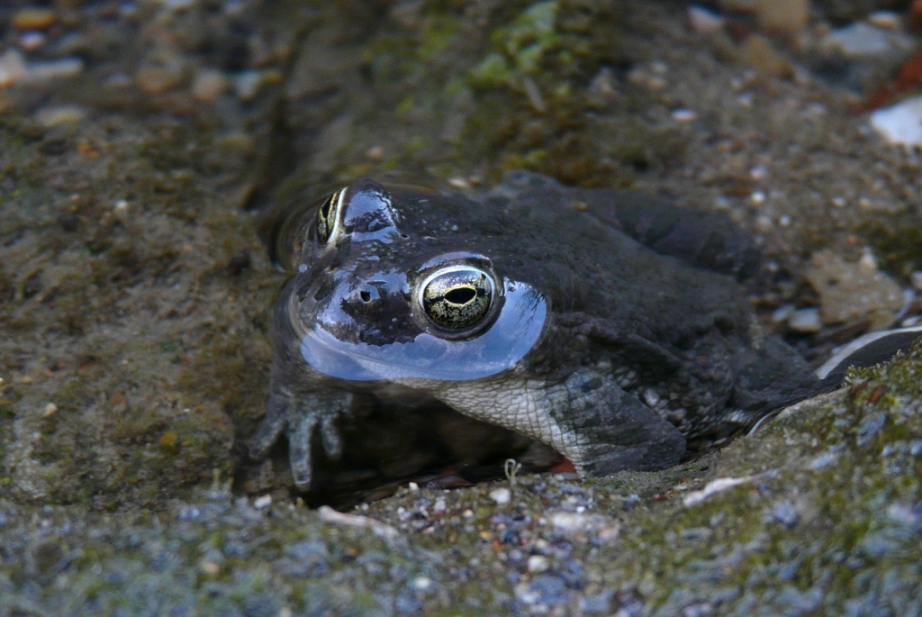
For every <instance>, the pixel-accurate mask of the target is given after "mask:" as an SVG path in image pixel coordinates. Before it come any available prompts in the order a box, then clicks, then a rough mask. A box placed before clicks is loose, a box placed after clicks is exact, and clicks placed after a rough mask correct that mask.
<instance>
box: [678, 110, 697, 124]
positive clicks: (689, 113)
mask: <svg viewBox="0 0 922 617" xmlns="http://www.w3.org/2000/svg"><path fill="white" fill-rule="evenodd" d="M672 119H673V120H675V121H676V122H683V123H685V122H694V121H695V120H697V119H698V114H697V112H695V111H694V110H693V109H676V110H674V111H673V112H672Z"/></svg>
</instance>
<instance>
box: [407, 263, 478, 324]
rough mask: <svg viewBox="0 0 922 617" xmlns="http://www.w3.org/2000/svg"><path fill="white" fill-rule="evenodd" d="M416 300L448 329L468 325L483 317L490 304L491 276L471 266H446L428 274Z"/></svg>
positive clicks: (431, 316) (427, 315)
mask: <svg viewBox="0 0 922 617" xmlns="http://www.w3.org/2000/svg"><path fill="white" fill-rule="evenodd" d="M419 289H420V291H419V303H420V305H421V306H422V309H423V311H424V312H425V314H426V317H428V318H429V319H430V320H431V321H432V322H433V323H435V324H436V325H438V326H441V327H442V328H446V329H449V330H461V329H464V328H469V327H471V326H473V325H475V324H477V323H479V322H480V321H481V320H483V319H484V318H485V317H486V316H487V314H488V313H489V312H490V307H491V306H492V305H493V302H494V296H495V289H494V285H493V278H492V277H491V276H490V275H489V274H487V273H486V272H484V271H483V270H481V269H479V268H474V267H472V266H449V267H446V268H442V269H440V270H437V271H435V272H433V273H432V274H430V275H429V276H428V277H426V279H425V280H423V283H422V285H420V288H419Z"/></svg>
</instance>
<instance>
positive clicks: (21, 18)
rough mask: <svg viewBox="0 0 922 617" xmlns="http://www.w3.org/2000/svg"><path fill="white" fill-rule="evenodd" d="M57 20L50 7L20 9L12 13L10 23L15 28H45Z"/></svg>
mask: <svg viewBox="0 0 922 617" xmlns="http://www.w3.org/2000/svg"><path fill="white" fill-rule="evenodd" d="M57 20H58V18H57V15H55V13H54V11H52V10H51V9H31V8H30V9H21V10H19V11H17V12H16V13H15V14H14V15H13V19H12V20H10V25H11V26H13V28H15V29H16V30H46V29H48V28H50V27H51V26H53V25H54V23H55V22H56V21H57Z"/></svg>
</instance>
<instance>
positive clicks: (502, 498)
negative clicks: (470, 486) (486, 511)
mask: <svg viewBox="0 0 922 617" xmlns="http://www.w3.org/2000/svg"><path fill="white" fill-rule="evenodd" d="M490 499H492V500H493V501H495V502H496V505H499V506H504V505H506V504H507V503H509V501H510V500H511V499H512V491H510V490H509V489H508V488H496V489H493V490H492V491H490Z"/></svg>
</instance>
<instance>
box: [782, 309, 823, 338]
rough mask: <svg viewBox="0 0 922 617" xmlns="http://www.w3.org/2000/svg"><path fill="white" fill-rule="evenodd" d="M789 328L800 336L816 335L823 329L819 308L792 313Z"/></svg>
mask: <svg viewBox="0 0 922 617" xmlns="http://www.w3.org/2000/svg"><path fill="white" fill-rule="evenodd" d="M788 327H789V328H790V329H791V330H793V331H794V332H797V333H799V334H814V333H816V332H819V331H820V329H822V327H823V321H822V319H820V310H819V309H818V308H805V309H799V310H796V311H794V312H793V313H791V316H790V317H789V318H788Z"/></svg>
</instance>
